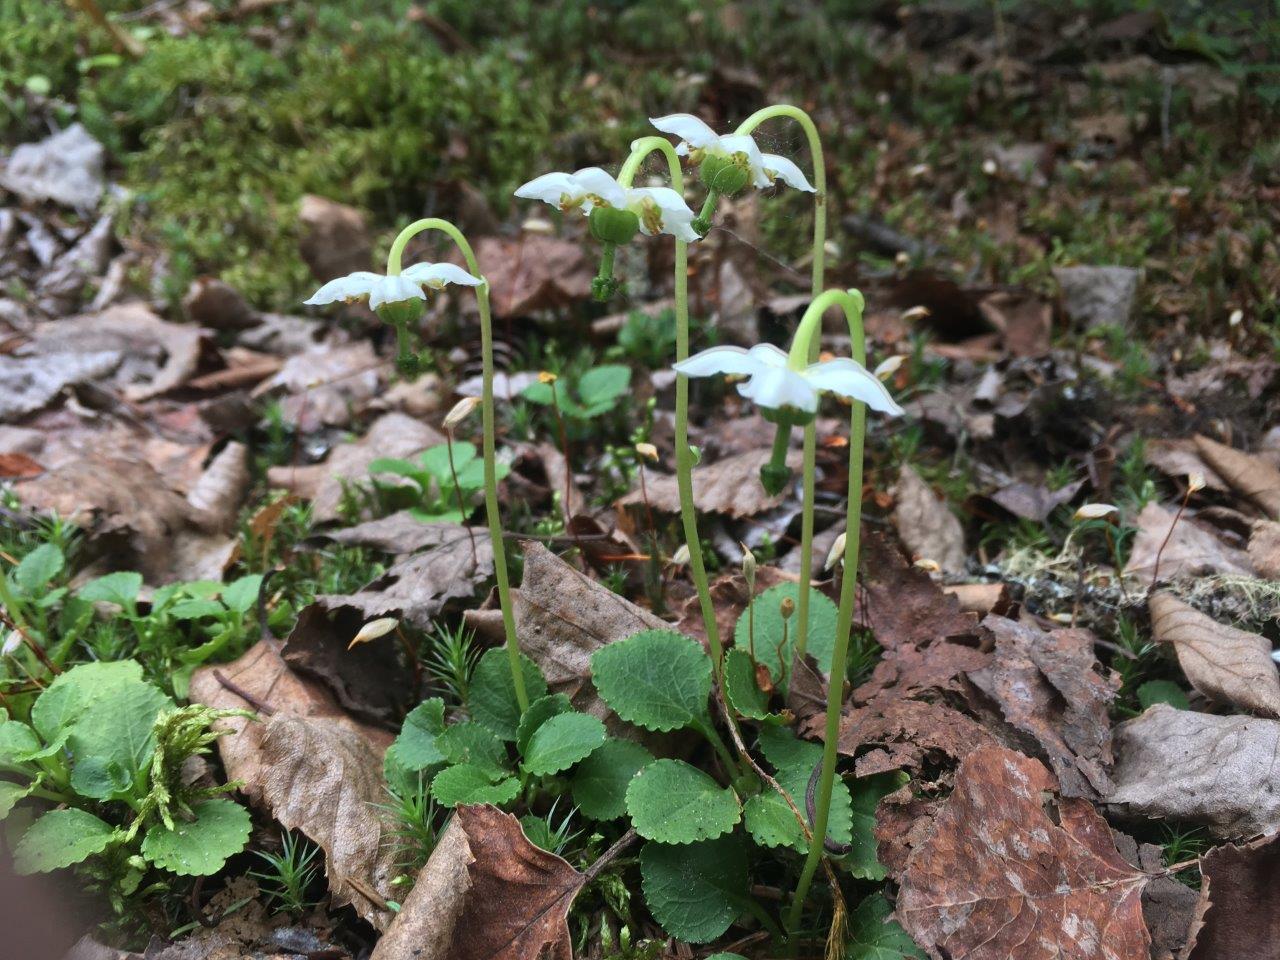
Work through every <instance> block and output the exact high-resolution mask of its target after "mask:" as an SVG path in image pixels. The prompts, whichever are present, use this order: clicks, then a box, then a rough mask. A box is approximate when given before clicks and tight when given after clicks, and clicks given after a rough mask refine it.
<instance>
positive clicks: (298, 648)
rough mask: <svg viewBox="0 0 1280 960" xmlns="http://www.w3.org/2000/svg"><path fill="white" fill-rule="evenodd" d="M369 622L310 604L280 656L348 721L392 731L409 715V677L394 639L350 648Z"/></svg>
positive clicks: (341, 610)
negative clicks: (330, 697)
mask: <svg viewBox="0 0 1280 960" xmlns="http://www.w3.org/2000/svg"><path fill="white" fill-rule="evenodd" d="M368 619H369V618H368V617H366V616H365V615H364V614H362V613H360V612H359V611H357V610H353V609H352V608H350V607H341V608H339V609H338V610H335V611H333V612H330V611H328V610H326V609H325V608H324V607H323V606H322V605H320V604H319V603H313V604H310V605H309V606H307V607H306V608H304V609H303V611H302V613H301V614H299V615H298V622H297V623H296V624H294V627H293V631H292V632H291V633H290V634H289V638H288V639H287V640H286V641H285V643H284V646H283V647H282V648H281V650H280V654H281V656H282V657H283V658H284V662H285V663H287V664H288V665H289V667H290V668H291V669H292V670H295V671H297V672H298V673H299V674H301V675H302V676H304V677H310V678H311V679H313V680H317V681H319V682H320V683H322V684H324V685H325V687H326V688H327V689H328V690H329V691H330V692H331V693H332V694H333V695H334V697H335V698H336V699H337V701H338V703H340V704H341V705H342V706H343V708H345V709H346V710H347V711H349V712H350V713H351V714H352V715H353V716H355V717H357V718H359V719H361V720H365V721H367V722H369V723H378V724H383V725H390V726H394V725H395V724H396V723H397V722H398V721H399V720H400V718H402V717H403V716H404V715H405V713H407V712H408V708H409V706H410V703H409V697H410V696H411V695H412V692H413V691H412V690H411V689H410V680H411V678H412V676H413V673H412V671H411V670H410V669H409V668H408V666H407V665H406V664H405V662H404V656H403V646H402V644H401V642H400V639H399V638H398V637H397V636H396V635H395V634H394V633H388V634H385V635H383V636H381V637H378V638H377V639H374V640H370V641H367V642H364V643H359V644H356V645H355V646H354V647H353V646H352V645H351V642H352V639H353V638H354V637H355V636H356V634H357V633H359V632H360V628H361V627H362V626H364V624H365V622H366V621H367V620H368Z"/></svg>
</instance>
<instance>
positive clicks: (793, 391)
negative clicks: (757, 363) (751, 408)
mask: <svg viewBox="0 0 1280 960" xmlns="http://www.w3.org/2000/svg"><path fill="white" fill-rule="evenodd" d="M738 393H740V394H742V396H744V397H746V398H747V399H748V400H753V401H755V403H756V405H757V406H760V407H768V408H769V409H771V410H777V409H778V408H779V407H795V408H796V409H797V410H803V411H804V412H805V413H813V412H814V411H815V410H817V409H818V391H817V390H815V389H814V388H813V387H812V386H811V385H810V384H809V382H808V381H807V380H806V379H805V378H804V374H801V373H797V372H796V371H794V370H790V369H788V368H787V367H769V368H768V369H766V370H761V371H760V372H759V373H757V374H756V375H755V376H754V377H752V378H751V379H750V380H748V381H747V382H746V383H742V384H739V385H738Z"/></svg>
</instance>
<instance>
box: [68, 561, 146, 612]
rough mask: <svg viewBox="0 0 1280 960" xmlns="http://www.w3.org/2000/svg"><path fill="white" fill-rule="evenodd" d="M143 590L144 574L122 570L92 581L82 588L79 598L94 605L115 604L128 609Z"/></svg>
mask: <svg viewBox="0 0 1280 960" xmlns="http://www.w3.org/2000/svg"><path fill="white" fill-rule="evenodd" d="M141 590H142V574H140V573H135V572H134V571H132V570H121V571H119V572H117V573H108V574H107V575H106V576H104V577H98V578H97V579H96V580H90V581H89V582H88V583H86V584H85V585H84V586H83V587H81V588H80V592H79V596H80V599H81V600H88V601H90V602H92V603H114V604H115V605H116V606H118V607H123V608H126V609H127V608H128V607H129V605H130V604H132V603H133V602H134V601H135V600H137V599H138V593H139V592H140V591H141Z"/></svg>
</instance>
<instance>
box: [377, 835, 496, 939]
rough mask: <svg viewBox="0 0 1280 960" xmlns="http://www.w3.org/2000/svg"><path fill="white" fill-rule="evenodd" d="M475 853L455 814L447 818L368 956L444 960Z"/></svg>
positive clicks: (468, 884)
mask: <svg viewBox="0 0 1280 960" xmlns="http://www.w3.org/2000/svg"><path fill="white" fill-rule="evenodd" d="M474 860H475V858H474V857H473V856H472V855H471V847H470V846H469V845H468V844H467V834H466V831H464V830H463V829H462V820H461V819H460V818H459V817H456V816H455V817H450V818H449V823H448V824H447V825H446V826H445V828H444V832H443V833H441V834H440V837H439V839H438V840H437V841H436V845H435V848H434V849H433V850H432V851H431V857H430V858H429V859H428V860H427V863H426V865H425V866H424V867H423V868H422V869H421V870H420V871H418V877H417V879H416V880H415V881H414V884H413V889H412V890H410V891H409V895H408V896H407V897H405V899H404V903H402V904H401V905H400V909H399V911H398V912H397V913H396V916H395V919H394V920H392V921H391V925H390V926H389V927H387V930H386V933H384V934H383V935H382V937H381V938H380V939H379V940H378V942H377V944H376V945H375V946H374V948H373V954H372V955H371V956H370V957H369V960H448V958H449V957H451V956H452V954H451V953H450V948H451V946H452V944H453V935H454V930H455V929H456V927H457V923H458V917H459V916H461V914H462V909H463V907H464V906H465V904H466V902H467V897H468V896H469V894H470V893H471V877H470V874H469V873H468V870H467V868H468V867H469V866H470V865H471V863H472V862H473V861H474Z"/></svg>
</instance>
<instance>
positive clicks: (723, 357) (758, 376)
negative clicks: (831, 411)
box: [675, 343, 903, 417]
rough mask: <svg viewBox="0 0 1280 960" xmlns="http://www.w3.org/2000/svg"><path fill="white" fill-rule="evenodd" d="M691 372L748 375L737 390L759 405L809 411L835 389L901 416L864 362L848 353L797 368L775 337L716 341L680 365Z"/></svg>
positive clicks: (686, 372)
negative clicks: (750, 343) (735, 343)
mask: <svg viewBox="0 0 1280 960" xmlns="http://www.w3.org/2000/svg"><path fill="white" fill-rule="evenodd" d="M675 369H676V371H677V372H678V373H683V374H684V375H685V376H686V377H711V376H715V375H716V374H730V375H737V376H745V377H747V378H748V379H747V380H746V382H745V383H740V384H738V393H740V394H742V396H744V397H746V398H747V399H748V400H753V401H755V403H756V404H757V405H758V406H761V407H766V408H768V409H771V410H776V409H778V408H780V407H794V408H795V409H797V410H801V411H803V412H805V413H813V412H815V411H816V410H817V409H818V394H820V393H834V394H837V395H839V396H841V397H846V398H847V399H849V400H861V401H862V402H863V403H865V404H866V405H867V406H868V407H870V408H871V409H872V410H878V411H880V412H881V413H888V414H891V415H893V416H895V417H896V416H901V414H902V412H903V411H902V408H901V407H900V406H898V405H897V404H896V403H895V402H894V400H893V397H891V396H890V395H889V391H888V390H886V389H885V388H884V384H882V383H881V382H880V381H879V380H878V379H876V377H875V376H874V375H873V374H872V373H871V372H870V371H869V370H867V368H866V367H864V366H863V365H862V364H860V363H858V362H857V361H855V360H851V359H849V358H848V357H840V358H838V359H835V360H824V361H822V362H821V363H811V364H809V365H808V366H807V367H804V368H803V369H800V370H797V369H794V368H793V367H791V366H790V365H789V364H788V363H787V355H786V354H785V353H783V352H782V351H781V350H779V349H778V348H777V347H775V346H774V345H773V344H771V343H761V344H757V345H756V346H754V347H752V348H751V349H750V350H744V349H743V348H742V347H712V348H711V349H710V350H703V351H702V352H701V353H696V354H694V355H693V356H692V357H690V358H689V359H687V360H682V361H680V362H679V363H677V364H676V365H675Z"/></svg>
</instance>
